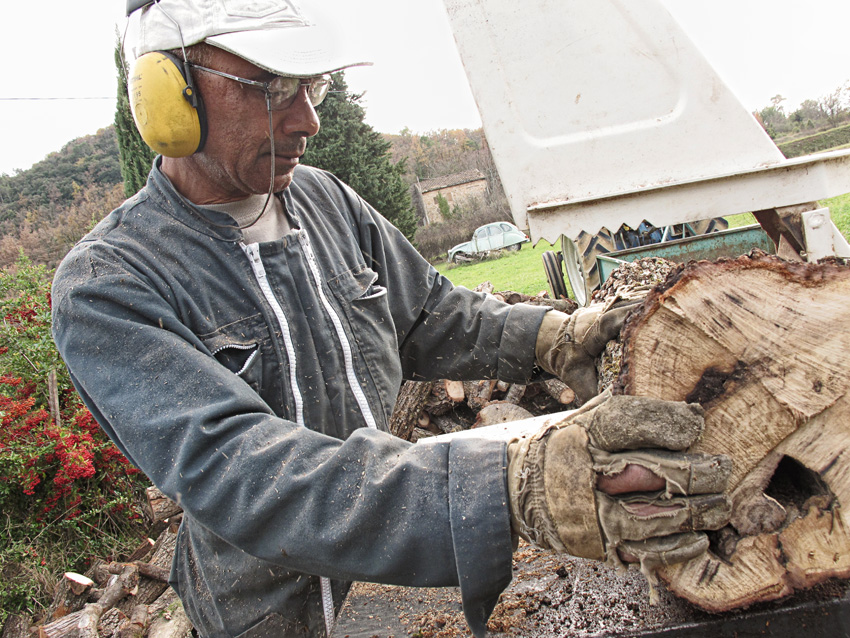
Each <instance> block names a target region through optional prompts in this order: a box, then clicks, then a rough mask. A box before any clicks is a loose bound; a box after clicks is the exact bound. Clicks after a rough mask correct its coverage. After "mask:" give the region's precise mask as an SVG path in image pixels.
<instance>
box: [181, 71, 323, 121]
mask: <svg viewBox="0 0 850 638" xmlns="http://www.w3.org/2000/svg"><path fill="white" fill-rule="evenodd" d="M189 66H190V67H192V68H193V69H198V70H199V71H205V72H206V73H212V74H213V75H219V76H221V77H223V78H227V79H228V80H233V81H235V82H240V83H242V84H247V85H248V86H253V87H255V88H257V89H261V90H262V91H263V92H264V93H265V94H266V103H267V104H268V106H269V108H270V109H271V110H273V111H282V110H284V109H287V108H289V107H290V106H291V105H292V103H293V102H294V101H295V97H296V96H297V95H298V91H299V90H300V89H301V87H302V86H304V87H307V99H309V100H310V104H312V105H313V106H319V104H321V103H322V102H323V101H324V99H325V97H327V95H328V89H330V86H331V79H330V77H329V76H327V75H320V76H317V77H312V78H291V77H285V76H282V75H278V76H276V77H275V78H274V79H273V80H272V81H271V82H257V81H256V80H248V79H246V78H240V77H238V76H236V75H231V74H230V73H224V72H223V71H218V70H216V69H210V68H207V67H205V66H200V65H198V64H193V63H191V62H190V63H189Z"/></svg>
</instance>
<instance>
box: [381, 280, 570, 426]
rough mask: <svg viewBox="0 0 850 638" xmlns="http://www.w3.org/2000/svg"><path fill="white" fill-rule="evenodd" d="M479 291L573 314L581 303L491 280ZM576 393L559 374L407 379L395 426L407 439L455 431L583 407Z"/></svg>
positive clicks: (516, 301) (509, 301) (514, 302)
mask: <svg viewBox="0 0 850 638" xmlns="http://www.w3.org/2000/svg"><path fill="white" fill-rule="evenodd" d="M475 291H476V292H484V293H487V294H490V295H493V296H494V297H496V298H497V299H499V300H500V301H504V302H506V303H509V304H517V303H526V304H531V305H539V306H548V307H550V308H552V309H554V310H559V311H561V312H565V313H567V314H570V313H572V312H574V311H575V309H576V308H577V306H576V304H575V303H574V302H573V301H571V300H569V299H550V298H549V297H548V295H547V293H545V292H541V293H539V294H538V295H535V296H531V295H525V294H522V293H518V292H514V291H510V290H508V291H501V292H496V291H494V289H493V286H492V284H490V282H489V281H485V282H484V283H482V284H481V285H479V286H478V287H477V288H476V289H475ZM575 401H576V396H575V393H574V392H573V391H572V390H571V389H570V388H569V387H567V385H566V384H564V383H563V382H561V381H559V380H558V379H546V380H540V381H535V382H534V383H530V384H528V385H525V384H519V383H513V384H511V383H505V382H503V381H495V380H489V379H485V380H480V381H456V380H448V379H440V380H437V381H406V382H405V383H404V385H403V386H402V388H401V391H400V392H399V396H398V399H397V401H396V407H395V411H394V412H393V416H392V418H391V420H390V431H391V432H392V433H393V434H395V435H396V436H398V437H400V438H403V439H405V440H407V441H413V442H415V441H418V440H420V439H423V438H426V437H429V436H437V435H440V434H449V433H452V432H458V431H460V430H468V429H470V428H478V427H483V426H487V425H495V424H497V423H506V422H508V421H518V420H519V419H527V418H529V417H532V416H538V415H540V414H551V413H553V412H561V411H563V410H569V409H571V408H575V407H577V405H576V402H575Z"/></svg>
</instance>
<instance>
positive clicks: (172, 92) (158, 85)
mask: <svg viewBox="0 0 850 638" xmlns="http://www.w3.org/2000/svg"><path fill="white" fill-rule="evenodd" d="M185 73H186V72H185V71H184V66H183V62H182V61H181V60H179V59H177V58H175V57H174V56H173V55H171V54H169V53H165V52H162V51H155V52H152V53H145V54H144V55H142V56H140V57H139V58H138V59H137V60H136V61H135V62H134V63H133V68H132V69H131V71H130V79H129V82H128V83H127V85H128V86H127V90H128V93H129V96H130V110H131V111H132V112H133V119H134V120H135V122H136V128H138V129H139V133H141V135H142V139H143V140H145V142H146V143H147V145H148V146H150V147H151V148H152V149H153V150H154V151H156V152H157V153H160V154H161V155H165V156H166V157H186V156H187V155H191V154H192V153H195V152H196V151H199V150H201V148H202V147H203V145H204V140H205V139H206V121H205V118H204V114H203V108H202V104H201V102H200V96H198V95H195V93H194V85H193V83H192V82H191V77H189V78H187V77H186V74H185ZM190 100H193V101H194V104H196V105H197V107H195V106H193V105H192V103H191V102H190Z"/></svg>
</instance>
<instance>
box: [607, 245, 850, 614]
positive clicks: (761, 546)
mask: <svg viewBox="0 0 850 638" xmlns="http://www.w3.org/2000/svg"><path fill="white" fill-rule="evenodd" d="M848 299H850V268H848V267H846V266H844V265H840V264H836V263H825V264H800V263H791V262H785V261H782V260H780V259H777V258H775V257H769V256H766V255H764V254H763V253H753V254H751V255H750V256H747V257H741V258H739V259H735V260H720V261H718V262H713V263H712V262H696V263H691V264H688V265H686V266H680V267H678V268H677V269H676V270H675V271H674V272H673V273H672V274H671V276H670V278H669V279H668V280H667V282H666V283H665V284H664V285H663V286H661V287H659V288H657V289H655V290H654V291H653V292H652V293H650V295H649V296H648V297H647V299H646V301H645V303H644V305H643V307H642V308H641V309H640V310H639V311H637V312H636V313H634V314H633V315H632V316H631V317H630V319H629V321H628V323H627V325H626V328H625V331H624V333H623V342H624V356H623V362H622V372H621V374H620V377H619V379H618V382H617V387H615V391H619V392H623V393H625V394H632V395H641V396H652V397H657V398H662V399H668V400H676V401H689V402H698V403H700V404H701V405H702V406H703V408H705V411H706V419H705V421H706V425H705V432H704V433H703V436H702V437H701V439H700V440H699V441H698V442H697V444H696V445H694V446H693V448H692V450H691V451H693V452H706V453H712V454H714V453H723V454H727V455H728V456H730V457H731V459H732V462H733V465H734V469H733V475H732V479H731V483H730V494H731V497H732V503H733V515H732V522H731V524H730V525H729V526H727V527H726V528H724V529H723V530H721V531H720V532H717V533H711V534H710V538H711V540H712V546H711V551H710V552H708V553H707V554H706V555H704V556H703V557H701V558H699V559H695V560H693V561H690V562H688V563H685V564H682V565H676V566H672V567H668V568H666V569H664V570H662V572H661V573H660V575H661V577H662V578H663V579H664V580H665V581H666V582H667V584H668V587H669V589H670V590H672V591H673V592H675V593H676V594H678V595H680V596H682V597H684V598H686V599H687V600H690V601H691V602H693V603H695V604H697V605H699V606H700V607H702V608H704V609H707V610H710V611H725V610H729V609H733V608H738V607H744V606H748V605H751V604H753V603H755V602H759V601H766V600H772V599H776V598H779V597H782V596H785V595H787V594H790V593H791V592H793V591H794V590H797V589H800V588H806V587H810V586H812V585H815V584H817V583H820V582H823V581H824V580H826V579H829V578H834V577H838V578H847V577H850V396H848V388H850V312H848V307H847V302H848Z"/></svg>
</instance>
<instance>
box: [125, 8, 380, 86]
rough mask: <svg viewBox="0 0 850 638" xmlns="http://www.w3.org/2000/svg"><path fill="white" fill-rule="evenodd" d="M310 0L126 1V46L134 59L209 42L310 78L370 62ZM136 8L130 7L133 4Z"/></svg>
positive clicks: (267, 67) (261, 63)
mask: <svg viewBox="0 0 850 638" xmlns="http://www.w3.org/2000/svg"><path fill="white" fill-rule="evenodd" d="M321 2H322V0H312V2H310V4H309V11H306V12H305V11H303V10H302V9H301V7H299V6H298V5H297V4H295V2H293V0H151V2H148V3H147V4H145V3H144V2H140V1H139V0H130V1H129V2H128V12H130V11H131V10H132V13H130V30H129V35H128V44H129V45H130V49H131V50H132V51H133V54H134V55H135V56H136V57H139V56H141V55H143V54H145V53H149V52H151V51H168V50H171V49H179V48H181V47H188V46H190V45H192V44H197V43H199V42H208V43H209V44H212V45H214V46H217V47H219V48H222V49H224V50H225V51H229V52H230V53H233V54H234V55H237V56H239V57H240V58H244V59H245V60H248V61H249V62H251V63H253V64H255V65H257V66H258V67H260V68H263V69H265V70H267V71H270V72H272V73H276V74H278V75H288V76H297V77H310V76H315V75H322V74H324V73H333V72H334V71H339V70H341V69H345V68H347V67H351V66H362V65H369V64H371V62H369V61H368V56H367V55H366V54H365V53H363V52H358V49H359V48H362V47H358V46H357V44H356V43H354V42H353V41H352V39H351V38H350V37H348V34H347V33H346V32H345V31H344V30H343V29H341V28H338V27H337V25H336V24H335V21H334V20H333V18H332V17H331V16H330V15H328V14H327V13H324V12H323V11H322V10H321V9H320V7H319V6H317V5H319V4H320V3H321ZM139 5H141V8H139V9H136V10H133V6H139Z"/></svg>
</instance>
